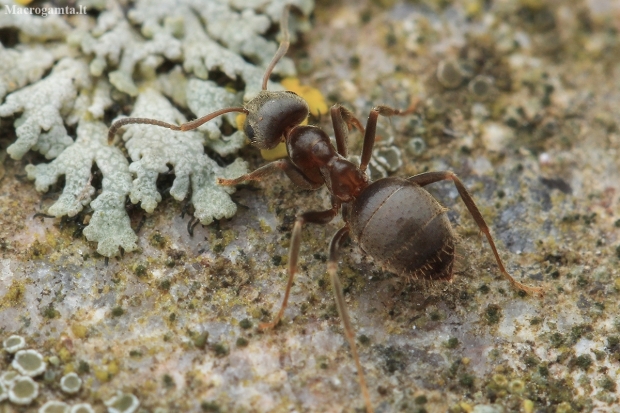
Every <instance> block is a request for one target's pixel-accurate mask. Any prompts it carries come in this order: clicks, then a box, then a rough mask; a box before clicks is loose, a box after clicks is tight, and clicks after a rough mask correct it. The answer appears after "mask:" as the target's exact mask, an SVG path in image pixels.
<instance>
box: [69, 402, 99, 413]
mask: <svg viewBox="0 0 620 413" xmlns="http://www.w3.org/2000/svg"><path fill="white" fill-rule="evenodd" d="M69 413H95V409H93V407H92V406H91V405H90V404H88V403H79V404H76V405H75V406H71V410H70V411H69Z"/></svg>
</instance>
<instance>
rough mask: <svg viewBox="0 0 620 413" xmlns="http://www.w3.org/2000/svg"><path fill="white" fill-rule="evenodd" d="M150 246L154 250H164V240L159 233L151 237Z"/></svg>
mask: <svg viewBox="0 0 620 413" xmlns="http://www.w3.org/2000/svg"><path fill="white" fill-rule="evenodd" d="M151 245H152V246H154V247H155V248H164V247H165V246H166V238H165V237H164V236H163V235H161V234H160V233H159V232H156V233H154V234H153V235H152V236H151Z"/></svg>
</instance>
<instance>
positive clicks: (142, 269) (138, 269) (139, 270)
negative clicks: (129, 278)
mask: <svg viewBox="0 0 620 413" xmlns="http://www.w3.org/2000/svg"><path fill="white" fill-rule="evenodd" d="M133 272H134V274H136V276H137V277H144V276H145V275H146V266H145V265H142V264H138V265H136V266H135V268H134V269H133Z"/></svg>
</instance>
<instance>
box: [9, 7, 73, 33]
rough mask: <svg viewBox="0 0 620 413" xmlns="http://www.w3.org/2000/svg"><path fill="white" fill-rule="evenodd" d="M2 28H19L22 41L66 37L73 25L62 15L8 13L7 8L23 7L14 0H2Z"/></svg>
mask: <svg viewBox="0 0 620 413" xmlns="http://www.w3.org/2000/svg"><path fill="white" fill-rule="evenodd" d="M0 6H1V7H2V11H3V13H0V29H5V28H13V29H18V30H19V31H20V34H21V40H22V41H24V42H25V41H28V40H38V41H46V40H57V39H64V38H65V37H66V36H67V34H68V33H69V32H70V30H71V26H70V25H69V24H68V23H67V22H66V21H65V19H63V18H62V17H60V16H57V15H50V16H46V18H41V17H40V16H35V15H33V14H32V13H20V12H19V11H18V12H16V13H7V12H6V10H7V8H11V9H13V8H17V9H23V7H22V6H20V5H18V4H16V3H13V2H12V1H7V0H1V1H0Z"/></svg>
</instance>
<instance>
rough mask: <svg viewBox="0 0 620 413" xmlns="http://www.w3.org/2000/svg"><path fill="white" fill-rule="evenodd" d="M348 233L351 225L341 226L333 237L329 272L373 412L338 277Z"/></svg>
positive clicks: (358, 370) (368, 408)
mask: <svg viewBox="0 0 620 413" xmlns="http://www.w3.org/2000/svg"><path fill="white" fill-rule="evenodd" d="M348 235H349V227H343V228H340V230H338V232H336V234H335V235H334V237H333V238H332V242H331V243H330V245H329V261H328V262H327V272H328V273H329V278H330V279H331V282H332V288H333V289H334V297H335V299H336V307H337V308H338V314H339V315H340V319H341V320H342V324H343V325H344V333H345V337H346V338H347V341H348V342H349V347H350V348H351V355H352V356H353V359H354V360H355V365H356V367H357V377H358V380H359V382H360V387H361V388H362V395H363V396H364V403H365V404H366V412H367V413H372V412H373V408H372V403H371V401H370V392H369V391H368V386H367V385H366V379H365V378H364V371H363V370H362V364H361V363H360V358H359V355H358V353H357V345H356V344H355V331H354V330H353V326H352V325H351V319H350V318H349V312H348V311H347V306H346V304H345V301H344V295H343V294H342V284H340V279H339V278H338V252H339V250H340V247H341V246H342V244H343V242H344V240H345V239H346V238H347V236H348Z"/></svg>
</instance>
